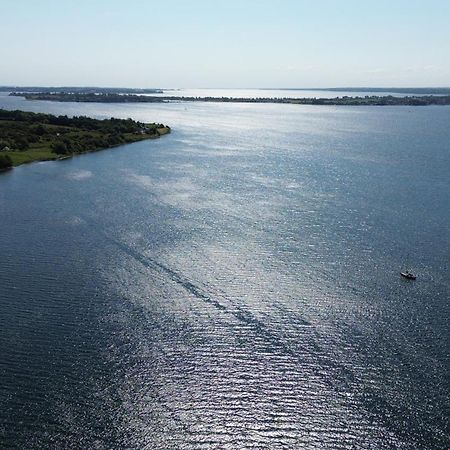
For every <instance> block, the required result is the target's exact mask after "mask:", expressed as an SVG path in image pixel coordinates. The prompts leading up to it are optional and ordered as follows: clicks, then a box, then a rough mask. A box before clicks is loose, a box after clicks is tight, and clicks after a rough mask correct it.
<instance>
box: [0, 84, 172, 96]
mask: <svg viewBox="0 0 450 450" xmlns="http://www.w3.org/2000/svg"><path fill="white" fill-rule="evenodd" d="M14 91H20V92H29V93H33V92H47V93H48V92H68V93H73V94H76V93H84V94H89V93H97V94H114V93H116V94H117V93H120V94H163V93H164V91H163V90H162V89H155V88H111V87H95V86H91V87H89V86H88V87H86V86H60V87H51V86H50V87H49V86H22V87H19V86H0V92H14Z"/></svg>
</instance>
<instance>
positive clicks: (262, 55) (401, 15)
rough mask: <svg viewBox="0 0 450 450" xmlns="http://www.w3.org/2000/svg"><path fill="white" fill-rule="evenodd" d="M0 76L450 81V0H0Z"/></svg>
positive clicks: (75, 81) (12, 81) (159, 83)
mask: <svg viewBox="0 0 450 450" xmlns="http://www.w3.org/2000/svg"><path fill="white" fill-rule="evenodd" d="M0 18H1V27H0V69H1V70H0V85H17V86H29V85H34V86H36V85H41V86H49V85H50V86H64V85H65V86H67V85H70V86H112V87H149V88H151V87H158V88H170V87H178V88H202V87H205V88H207V87H211V88H212V87H214V88H227V87H228V88H239V87H242V88H246V87H247V88H250V87H255V88H257V87H267V88H295V87H304V88H312V87H342V86H380V87H387V86H389V87H400V86H408V87H412V86H414V87H415V86H417V87H420V86H427V87H428V86H450V0H259V1H258V0H209V1H206V0H189V1H187V0H159V1H153V0H127V1H119V0H58V1H57V0H39V1H37V0H20V1H19V0H0Z"/></svg>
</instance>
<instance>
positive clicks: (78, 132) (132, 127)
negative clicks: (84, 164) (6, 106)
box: [0, 109, 170, 171]
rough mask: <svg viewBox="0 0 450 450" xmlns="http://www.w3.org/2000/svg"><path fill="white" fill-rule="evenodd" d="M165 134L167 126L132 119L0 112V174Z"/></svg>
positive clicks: (168, 131)
mask: <svg viewBox="0 0 450 450" xmlns="http://www.w3.org/2000/svg"><path fill="white" fill-rule="evenodd" d="M167 133H170V127H169V126H166V125H163V124H158V123H143V122H138V121H135V120H132V119H115V118H111V119H104V120H98V119H92V118H90V117H84V116H80V117H67V116H54V115H51V114H42V113H32V112H25V111H7V110H3V109H0V171H1V170H5V169H8V168H11V167H13V166H19V165H20V164H24V163H29V162H32V161H47V160H55V159H65V158H69V157H71V156H73V155H77V154H81V153H88V152H94V151H98V150H103V149H106V148H111V147H117V146H119V145H122V144H128V143H132V142H137V141H142V140H145V139H155V138H159V137H160V136H162V135H164V134H167Z"/></svg>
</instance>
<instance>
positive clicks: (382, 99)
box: [9, 91, 450, 106]
mask: <svg viewBox="0 0 450 450" xmlns="http://www.w3.org/2000/svg"><path fill="white" fill-rule="evenodd" d="M9 95H11V96H17V97H24V98H26V99H27V100H47V101H56V102H87V103H168V102H221V103H279V104H291V105H329V106H333V105H336V106H426V105H450V95H406V96H393V95H366V96H364V97H360V96H355V97H350V96H342V97H335V98H316V97H313V98H308V97H303V98H293V97H280V98H274V97H261V98H258V97H253V98H246V97H187V96H177V95H140V94H134V93H133V94H129V93H123V94H122V93H117V92H100V93H98V92H48V91H44V92H27V91H25V92H11V93H10V94H9Z"/></svg>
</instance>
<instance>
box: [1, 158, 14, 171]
mask: <svg viewBox="0 0 450 450" xmlns="http://www.w3.org/2000/svg"><path fill="white" fill-rule="evenodd" d="M10 167H12V160H11V158H10V157H9V155H0V170H1V169H9V168H10Z"/></svg>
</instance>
